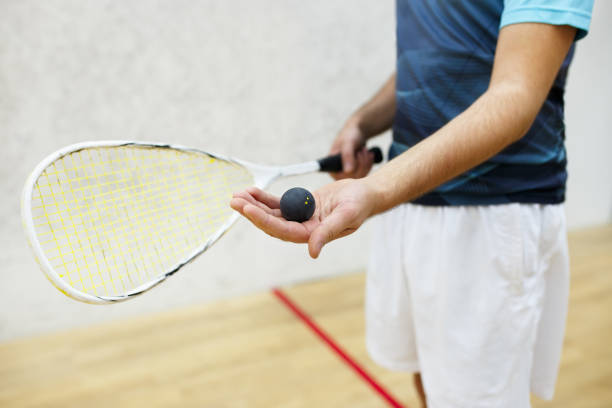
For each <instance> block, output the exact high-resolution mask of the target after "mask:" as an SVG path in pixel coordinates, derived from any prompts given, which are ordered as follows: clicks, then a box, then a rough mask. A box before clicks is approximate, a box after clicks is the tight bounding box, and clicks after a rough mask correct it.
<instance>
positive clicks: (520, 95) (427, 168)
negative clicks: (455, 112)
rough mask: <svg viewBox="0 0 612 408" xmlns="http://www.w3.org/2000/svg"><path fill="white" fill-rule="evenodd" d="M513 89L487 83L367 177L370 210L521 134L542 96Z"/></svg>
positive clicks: (406, 196)
mask: <svg viewBox="0 0 612 408" xmlns="http://www.w3.org/2000/svg"><path fill="white" fill-rule="evenodd" d="M513 88H514V87H513V86H505V85H500V86H498V87H494V88H490V89H489V90H488V91H486V92H485V93H484V94H483V95H482V96H481V97H480V98H478V99H477V100H476V101H475V102H474V103H473V104H472V105H471V106H470V107H469V108H468V109H467V110H466V111H464V112H463V113H462V114H460V115H459V116H457V117H456V118H454V119H453V120H452V121H450V122H449V123H448V124H447V125H446V126H444V127H442V128H441V129H440V130H439V131H437V132H436V133H434V134H433V135H431V136H430V137H428V138H426V139H425V140H423V141H422V142H420V143H418V144H417V145H415V146H414V147H412V148H411V149H409V150H407V151H406V152H404V153H403V154H401V155H400V156H398V157H397V158H395V159H394V160H392V161H390V162H389V163H387V164H386V165H385V166H383V167H382V168H381V169H380V170H379V171H377V172H375V173H373V174H371V175H370V176H368V177H367V178H366V179H365V180H364V182H366V183H367V184H368V185H369V186H370V188H371V189H372V191H374V192H375V193H374V196H375V199H374V202H375V203H377V204H376V206H375V210H374V213H375V214H376V213H380V212H383V211H386V210H388V209H390V208H391V207H394V206H396V205H398V204H401V203H403V202H407V201H410V200H413V199H415V198H417V197H419V196H421V195H422V194H424V193H426V192H428V191H430V190H432V189H433V188H435V187H437V186H439V185H440V184H443V183H444V182H446V181H448V180H451V179H452V178H454V177H456V176H458V175H460V174H462V173H464V172H465V171H467V170H469V169H471V168H473V167H475V166H477V165H478V164H480V163H482V162H484V161H486V160H487V159H489V158H491V157H492V156H494V155H495V154H497V153H499V152H500V151H501V150H503V149H504V148H505V147H506V146H508V145H510V144H511V143H513V142H515V141H517V140H518V139H520V138H521V137H523V135H524V134H525V133H526V132H527V130H528V129H529V127H530V126H531V123H532V122H533V120H534V119H535V116H536V114H537V112H538V111H539V109H540V106H541V104H542V102H543V98H541V99H542V100H536V101H534V98H533V97H532V95H530V94H529V93H528V92H525V91H523V90H520V89H519V90H516V89H513Z"/></svg>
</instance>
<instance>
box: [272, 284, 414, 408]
mask: <svg viewBox="0 0 612 408" xmlns="http://www.w3.org/2000/svg"><path fill="white" fill-rule="evenodd" d="M272 294H273V295H274V296H276V298H277V299H278V300H279V301H280V302H281V303H282V304H284V305H285V306H286V307H287V308H288V309H289V310H291V311H292V312H293V314H295V315H296V316H297V317H298V318H299V319H300V320H301V321H302V322H303V323H304V324H305V325H306V326H308V327H309V328H310V329H311V330H312V331H313V332H314V333H315V334H316V335H317V336H318V337H319V339H321V340H322V341H323V342H324V343H325V344H327V345H328V346H329V348H330V349H332V351H334V353H336V355H337V356H338V357H340V358H341V359H342V360H344V362H345V363H346V364H347V365H348V366H349V367H351V368H352V369H353V370H354V371H355V373H356V374H357V375H359V376H360V377H361V378H362V379H363V380H364V381H365V382H366V383H367V384H368V385H369V386H370V387H371V388H373V389H374V391H376V392H377V393H378V395H379V396H380V397H381V398H382V399H384V400H385V401H387V403H388V404H389V406H391V407H394V408H408V407H406V406H404V405H402V404H401V403H400V402H398V400H397V399H396V398H395V397H393V396H392V395H391V393H390V392H389V391H388V390H386V389H385V388H384V387H383V386H382V385H381V384H380V383H379V382H378V381H376V379H375V378H374V377H373V376H372V374H370V373H368V372H367V371H366V369H365V368H364V367H362V366H361V365H360V364H359V363H358V362H357V361H356V360H355V359H354V358H353V357H351V356H350V355H349V354H348V353H347V352H346V351H345V350H344V349H343V348H342V347H341V346H340V345H339V344H338V342H336V341H335V340H334V339H333V338H332V337H331V336H330V335H329V334H327V333H326V332H325V331H324V330H323V329H322V328H321V327H319V325H317V323H316V322H315V321H314V320H313V319H312V318H311V317H310V316H309V315H308V314H306V312H305V311H304V310H302V309H301V308H300V307H299V306H298V305H297V303H295V302H294V301H293V300H291V298H290V297H289V296H288V295H287V294H286V293H285V292H283V291H282V290H281V289H279V288H275V289H272Z"/></svg>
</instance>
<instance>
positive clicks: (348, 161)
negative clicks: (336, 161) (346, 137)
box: [340, 143, 355, 173]
mask: <svg viewBox="0 0 612 408" xmlns="http://www.w3.org/2000/svg"><path fill="white" fill-rule="evenodd" d="M340 154H341V155H342V170H343V171H344V172H345V173H351V172H352V171H353V170H354V169H355V150H354V149H353V145H352V144H351V143H344V144H342V149H341V151H340Z"/></svg>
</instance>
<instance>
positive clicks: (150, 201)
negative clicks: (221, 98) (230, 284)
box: [32, 146, 253, 296]
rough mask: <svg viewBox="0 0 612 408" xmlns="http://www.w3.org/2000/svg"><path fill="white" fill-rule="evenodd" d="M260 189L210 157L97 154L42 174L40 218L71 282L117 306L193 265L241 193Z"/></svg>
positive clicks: (70, 159)
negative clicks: (119, 299)
mask: <svg viewBox="0 0 612 408" xmlns="http://www.w3.org/2000/svg"><path fill="white" fill-rule="evenodd" d="M252 184H253V178H252V176H251V174H250V173H249V172H248V171H247V170H246V169H244V168H243V167H241V166H239V165H236V164H234V163H231V162H228V161H225V160H219V159H216V158H213V157H210V156H207V155H204V154H199V153H192V152H185V151H179V150H174V149H165V148H152V147H141V146H121V147H99V148H89V149H83V150H80V151H77V152H73V153H71V154H68V155H66V156H63V157H62V158H60V159H58V160H57V161H55V162H53V163H52V164H51V165H50V166H49V167H47V169H45V170H44V171H43V172H42V173H41V175H40V177H39V178H38V180H37V182H36V185H35V188H34V190H33V194H32V217H33V220H34V224H35V229H36V233H37V236H38V239H39V242H40V243H41V247H42V248H43V252H44V253H45V256H46V257H47V259H48V260H49V262H50V263H51V265H52V267H53V268H54V269H55V271H56V272H57V274H58V275H59V276H60V278H61V279H63V280H64V281H65V282H66V283H67V284H69V285H70V286H72V287H73V288H75V289H77V290H79V291H81V292H85V293H88V294H92V295H98V296H116V295H122V294H126V293H129V292H131V291H132V290H133V289H134V288H137V287H139V286H141V285H143V284H145V283H147V282H150V281H151V280H153V279H155V278H156V277H158V276H160V275H163V274H165V273H167V272H169V271H170V270H171V269H172V268H174V267H175V266H176V265H177V264H178V263H180V262H182V261H185V260H186V259H187V258H188V257H189V256H190V255H191V254H192V253H193V252H194V251H195V250H196V249H197V248H198V247H200V246H201V245H202V244H204V243H205V242H206V241H207V240H208V239H209V238H210V237H211V236H212V235H213V234H214V233H215V232H217V231H218V230H219V228H221V227H222V226H223V224H224V223H225V222H226V221H227V220H228V219H229V217H230V216H231V214H232V210H231V209H230V208H229V206H228V203H229V200H230V198H231V193H232V192H233V191H236V190H240V189H243V188H245V187H247V186H249V185H252Z"/></svg>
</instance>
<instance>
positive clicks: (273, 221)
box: [242, 204, 310, 243]
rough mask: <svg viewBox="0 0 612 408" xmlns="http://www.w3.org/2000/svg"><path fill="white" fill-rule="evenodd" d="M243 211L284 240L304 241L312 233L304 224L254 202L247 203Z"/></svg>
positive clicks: (254, 221)
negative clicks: (271, 213) (268, 211)
mask: <svg viewBox="0 0 612 408" xmlns="http://www.w3.org/2000/svg"><path fill="white" fill-rule="evenodd" d="M242 213H243V214H244V216H245V217H247V218H248V219H249V220H250V221H251V222H252V223H253V224H254V225H255V226H256V227H257V228H259V229H260V230H262V231H263V232H265V233H266V234H268V235H271V236H273V237H275V238H280V239H282V240H284V241H291V242H297V243H304V242H308V238H309V237H310V233H309V232H308V230H307V229H306V228H305V227H304V226H303V225H302V224H300V223H298V222H293V221H287V220H285V219H284V218H280V217H275V216H273V215H270V214H268V213H266V212H265V211H263V210H262V209H261V208H259V207H256V206H254V205H252V204H247V205H245V206H244V208H243V212H242Z"/></svg>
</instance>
